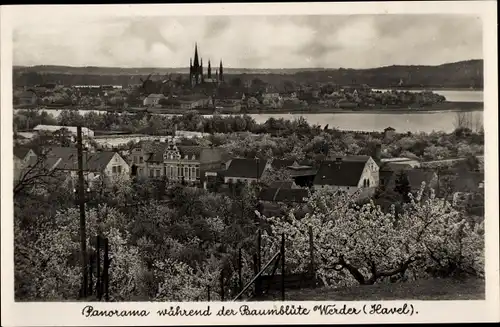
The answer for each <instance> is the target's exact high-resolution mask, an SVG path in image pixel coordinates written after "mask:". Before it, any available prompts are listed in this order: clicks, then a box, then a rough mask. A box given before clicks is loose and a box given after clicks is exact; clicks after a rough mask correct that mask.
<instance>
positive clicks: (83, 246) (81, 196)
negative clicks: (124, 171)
mask: <svg viewBox="0 0 500 327" xmlns="http://www.w3.org/2000/svg"><path fill="white" fill-rule="evenodd" d="M76 140H77V150H78V202H79V206H80V251H81V256H82V257H81V261H82V289H81V292H82V293H81V297H82V298H86V297H87V276H88V273H87V235H86V232H85V182H84V178H83V145H82V127H81V126H77V128H76Z"/></svg>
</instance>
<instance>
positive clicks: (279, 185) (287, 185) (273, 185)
mask: <svg viewBox="0 0 500 327" xmlns="http://www.w3.org/2000/svg"><path fill="white" fill-rule="evenodd" d="M269 187H270V188H292V187H293V182H272V183H271V185H269Z"/></svg>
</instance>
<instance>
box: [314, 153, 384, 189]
mask: <svg viewBox="0 0 500 327" xmlns="http://www.w3.org/2000/svg"><path fill="white" fill-rule="evenodd" d="M378 185H379V166H378V165H377V164H376V163H375V161H374V160H373V158H372V157H370V156H346V157H337V158H335V160H328V161H323V162H322V163H321V165H320V167H319V169H318V173H317V174H316V177H315V178H314V181H313V188H314V189H322V188H329V189H332V190H342V191H346V192H348V193H350V194H352V193H354V192H356V191H358V190H363V193H364V194H366V195H368V194H373V193H374V192H375V188H376V187H377V186H378Z"/></svg>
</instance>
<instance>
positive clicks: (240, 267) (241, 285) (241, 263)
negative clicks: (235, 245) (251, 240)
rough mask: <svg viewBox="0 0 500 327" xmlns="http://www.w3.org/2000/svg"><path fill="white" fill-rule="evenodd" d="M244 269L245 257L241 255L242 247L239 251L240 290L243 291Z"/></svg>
mask: <svg viewBox="0 0 500 327" xmlns="http://www.w3.org/2000/svg"><path fill="white" fill-rule="evenodd" d="M242 270H243V257H242V255H241V248H240V249H239V251H238V284H239V290H238V292H241V290H242V289H243V277H242Z"/></svg>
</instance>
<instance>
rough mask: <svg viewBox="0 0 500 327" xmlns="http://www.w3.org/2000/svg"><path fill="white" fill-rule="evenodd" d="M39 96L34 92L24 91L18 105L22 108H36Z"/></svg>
mask: <svg viewBox="0 0 500 327" xmlns="http://www.w3.org/2000/svg"><path fill="white" fill-rule="evenodd" d="M37 98H38V97H37V95H36V93H35V92H34V91H32V90H28V91H24V92H22V93H21V94H19V96H18V101H19V102H18V103H19V105H21V106H34V105H36V102H37Z"/></svg>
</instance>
